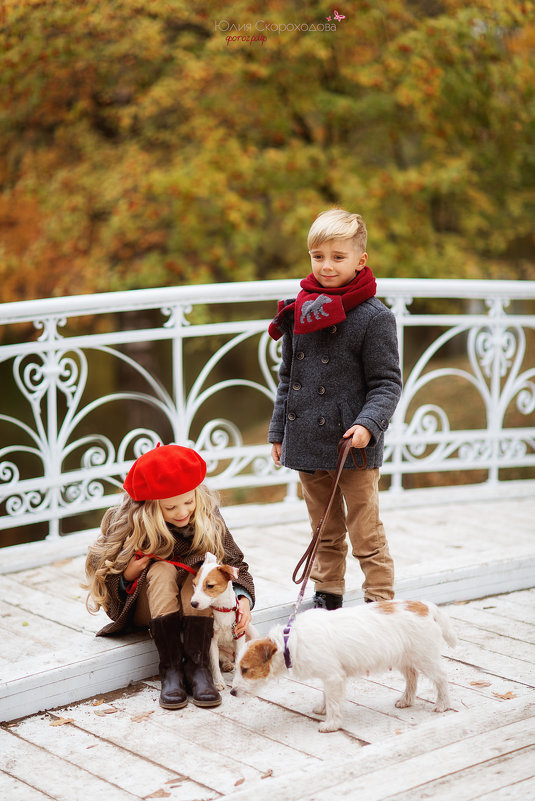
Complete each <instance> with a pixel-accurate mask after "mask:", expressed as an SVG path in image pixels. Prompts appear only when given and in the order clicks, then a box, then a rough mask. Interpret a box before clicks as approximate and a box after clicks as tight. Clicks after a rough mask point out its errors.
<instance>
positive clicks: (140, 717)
mask: <svg viewBox="0 0 535 801" xmlns="http://www.w3.org/2000/svg"><path fill="white" fill-rule="evenodd" d="M153 712H154V710H153V709H150V710H149V711H148V712H140V713H139V715H134V716H133V717H131V718H130V720H133V721H134V723H141V721H142V720H147V718H148V717H150V716H151V715H152V714H153ZM172 781H174V779H173V780H172ZM167 784H169V782H167Z"/></svg>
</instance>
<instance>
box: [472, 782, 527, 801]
mask: <svg viewBox="0 0 535 801" xmlns="http://www.w3.org/2000/svg"><path fill="white" fill-rule="evenodd" d="M530 798H535V777H530V778H529V779H522V780H520V781H514V783H512V784H510V785H509V786H508V787H500V789H499V790H492V791H491V792H490V793H483V795H478V796H477V801H527V799H530Z"/></svg>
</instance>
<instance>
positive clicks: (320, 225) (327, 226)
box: [307, 209, 368, 253]
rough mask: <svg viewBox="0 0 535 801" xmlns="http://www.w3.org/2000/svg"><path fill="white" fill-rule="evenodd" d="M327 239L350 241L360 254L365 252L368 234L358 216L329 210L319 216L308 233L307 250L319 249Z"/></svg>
mask: <svg viewBox="0 0 535 801" xmlns="http://www.w3.org/2000/svg"><path fill="white" fill-rule="evenodd" d="M329 239H352V240H353V243H354V245H355V247H356V248H357V250H359V251H360V252H361V253H363V252H364V251H365V250H366V243H367V240H368V233H367V231H366V223H365V222H364V220H363V219H362V217H361V216H360V214H351V213H350V212H349V211H344V209H329V210H328V211H324V212H322V213H321V214H319V215H318V216H317V217H316V219H315V220H314V222H313V223H312V225H311V226H310V231H309V232H308V240H307V245H308V249H309V250H313V249H314V248H317V247H319V246H320V245H322V244H323V243H324V242H327V241H328V240H329Z"/></svg>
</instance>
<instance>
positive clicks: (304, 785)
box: [222, 693, 535, 801]
mask: <svg viewBox="0 0 535 801" xmlns="http://www.w3.org/2000/svg"><path fill="white" fill-rule="evenodd" d="M524 721H527V722H528V724H530V726H531V729H530V728H529V725H528V731H530V730H531V732H532V733H533V730H534V727H533V723H534V722H535V693H532V694H530V697H529V698H528V699H526V698H522V699H516V700H513V701H511V702H510V703H509V704H508V705H501V706H500V707H499V708H498V709H496V710H494V711H491V712H489V711H488V710H486V711H485V712H484V713H481V712H480V711H479V710H474V711H468V712H463V713H458V714H454V715H446V716H442V715H441V716H440V717H438V716H434V718H433V720H431V721H429V722H428V723H424V724H421V725H420V726H417V727H416V728H413V729H412V730H410V731H407V732H405V733H404V734H401V735H399V736H395V737H390V738H387V739H383V740H382V741H381V742H378V743H376V744H372V745H369V746H367V747H366V748H362V749H361V750H360V752H359V753H358V755H356V756H355V755H353V756H352V757H351V758H350V759H344V757H343V754H341V756H340V758H339V759H338V760H337V762H336V765H333V764H322V765H317V766H314V767H312V766H311V767H309V769H308V771H307V773H306V775H304V774H302V773H299V772H293V773H287V774H285V775H284V776H281V777H273V778H271V779H270V780H269V781H268V782H265V783H258V782H257V783H256V784H255V786H254V787H253V786H249V787H248V788H246V789H243V790H239V791H237V792H234V793H232V794H231V795H229V796H228V801H250V799H251V797H253V798H254V799H255V801H271V799H273V798H284V799H285V801H299V799H303V801H304V800H305V799H308V798H310V788H311V787H313V788H314V801H317V799H319V798H320V797H321V796H320V793H322V792H323V791H325V799H330V801H332V799H333V798H338V797H339V796H338V787H336V789H333V788H334V786H335V785H336V778H337V777H341V780H342V781H344V782H345V783H346V784H347V786H348V787H349V788H350V789H351V794H350V795H349V796H348V797H350V798H353V799H354V798H360V797H361V795H362V797H363V798H366V799H369V798H370V795H369V794H368V784H367V780H368V777H369V776H370V775H371V774H373V773H374V772H375V771H377V769H378V766H380V770H381V771H382V772H383V773H384V774H386V776H387V779H388V781H389V782H390V784H389V788H390V789H389V791H388V792H389V793H390V794H391V793H392V788H396V789H398V785H397V784H396V778H395V775H394V773H393V772H394V771H395V770H397V767H396V766H398V765H401V766H403V765H407V764H411V763H412V765H413V766H414V770H415V771H416V770H417V766H418V764H419V763H418V761H417V760H418V759H419V758H422V759H423V760H425V759H426V758H428V757H429V759H430V761H431V762H435V763H437V764H438V765H440V764H442V763H441V759H442V757H441V751H440V749H447V748H448V747H449V746H456V745H458V746H459V750H460V753H461V754H462V753H467V752H472V753H473V751H472V743H475V742H476V739H477V738H478V737H479V738H480V740H481V741H482V747H485V742H486V737H487V736H488V734H489V733H492V734H493V742H495V743H496V745H495V747H496V748H497V749H498V751H497V753H499V749H500V743H501V742H502V739H503V738H504V733H503V731H502V732H500V729H501V730H504V729H505V727H507V726H510V725H514V724H516V723H520V724H521V728H522V726H523V725H524ZM496 732H497V734H496ZM325 736H326V737H329V736H330V735H325ZM522 736H523V737H525V734H524V735H522ZM530 736H532V735H530ZM468 740H470V745H467V741H468ZM522 744H524V741H523V742H522ZM478 747H479V746H478ZM411 774H412V775H413V777H414V775H416V776H419V774H418V773H414V772H413V771H412V770H411V771H409V776H410V775H411ZM389 776H390V777H391V780H390V779H389ZM361 780H362V784H361ZM358 788H359V789H361V791H362V792H361V793H359V792H358ZM329 793H330V795H329ZM222 801H227V797H225V799H222Z"/></svg>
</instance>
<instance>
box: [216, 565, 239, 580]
mask: <svg viewBox="0 0 535 801" xmlns="http://www.w3.org/2000/svg"><path fill="white" fill-rule="evenodd" d="M218 570H219V572H220V573H222V574H223V575H224V576H225V578H226V579H227V581H234V580H235V579H237V578H238V568H237V567H231V565H219V568H218Z"/></svg>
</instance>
